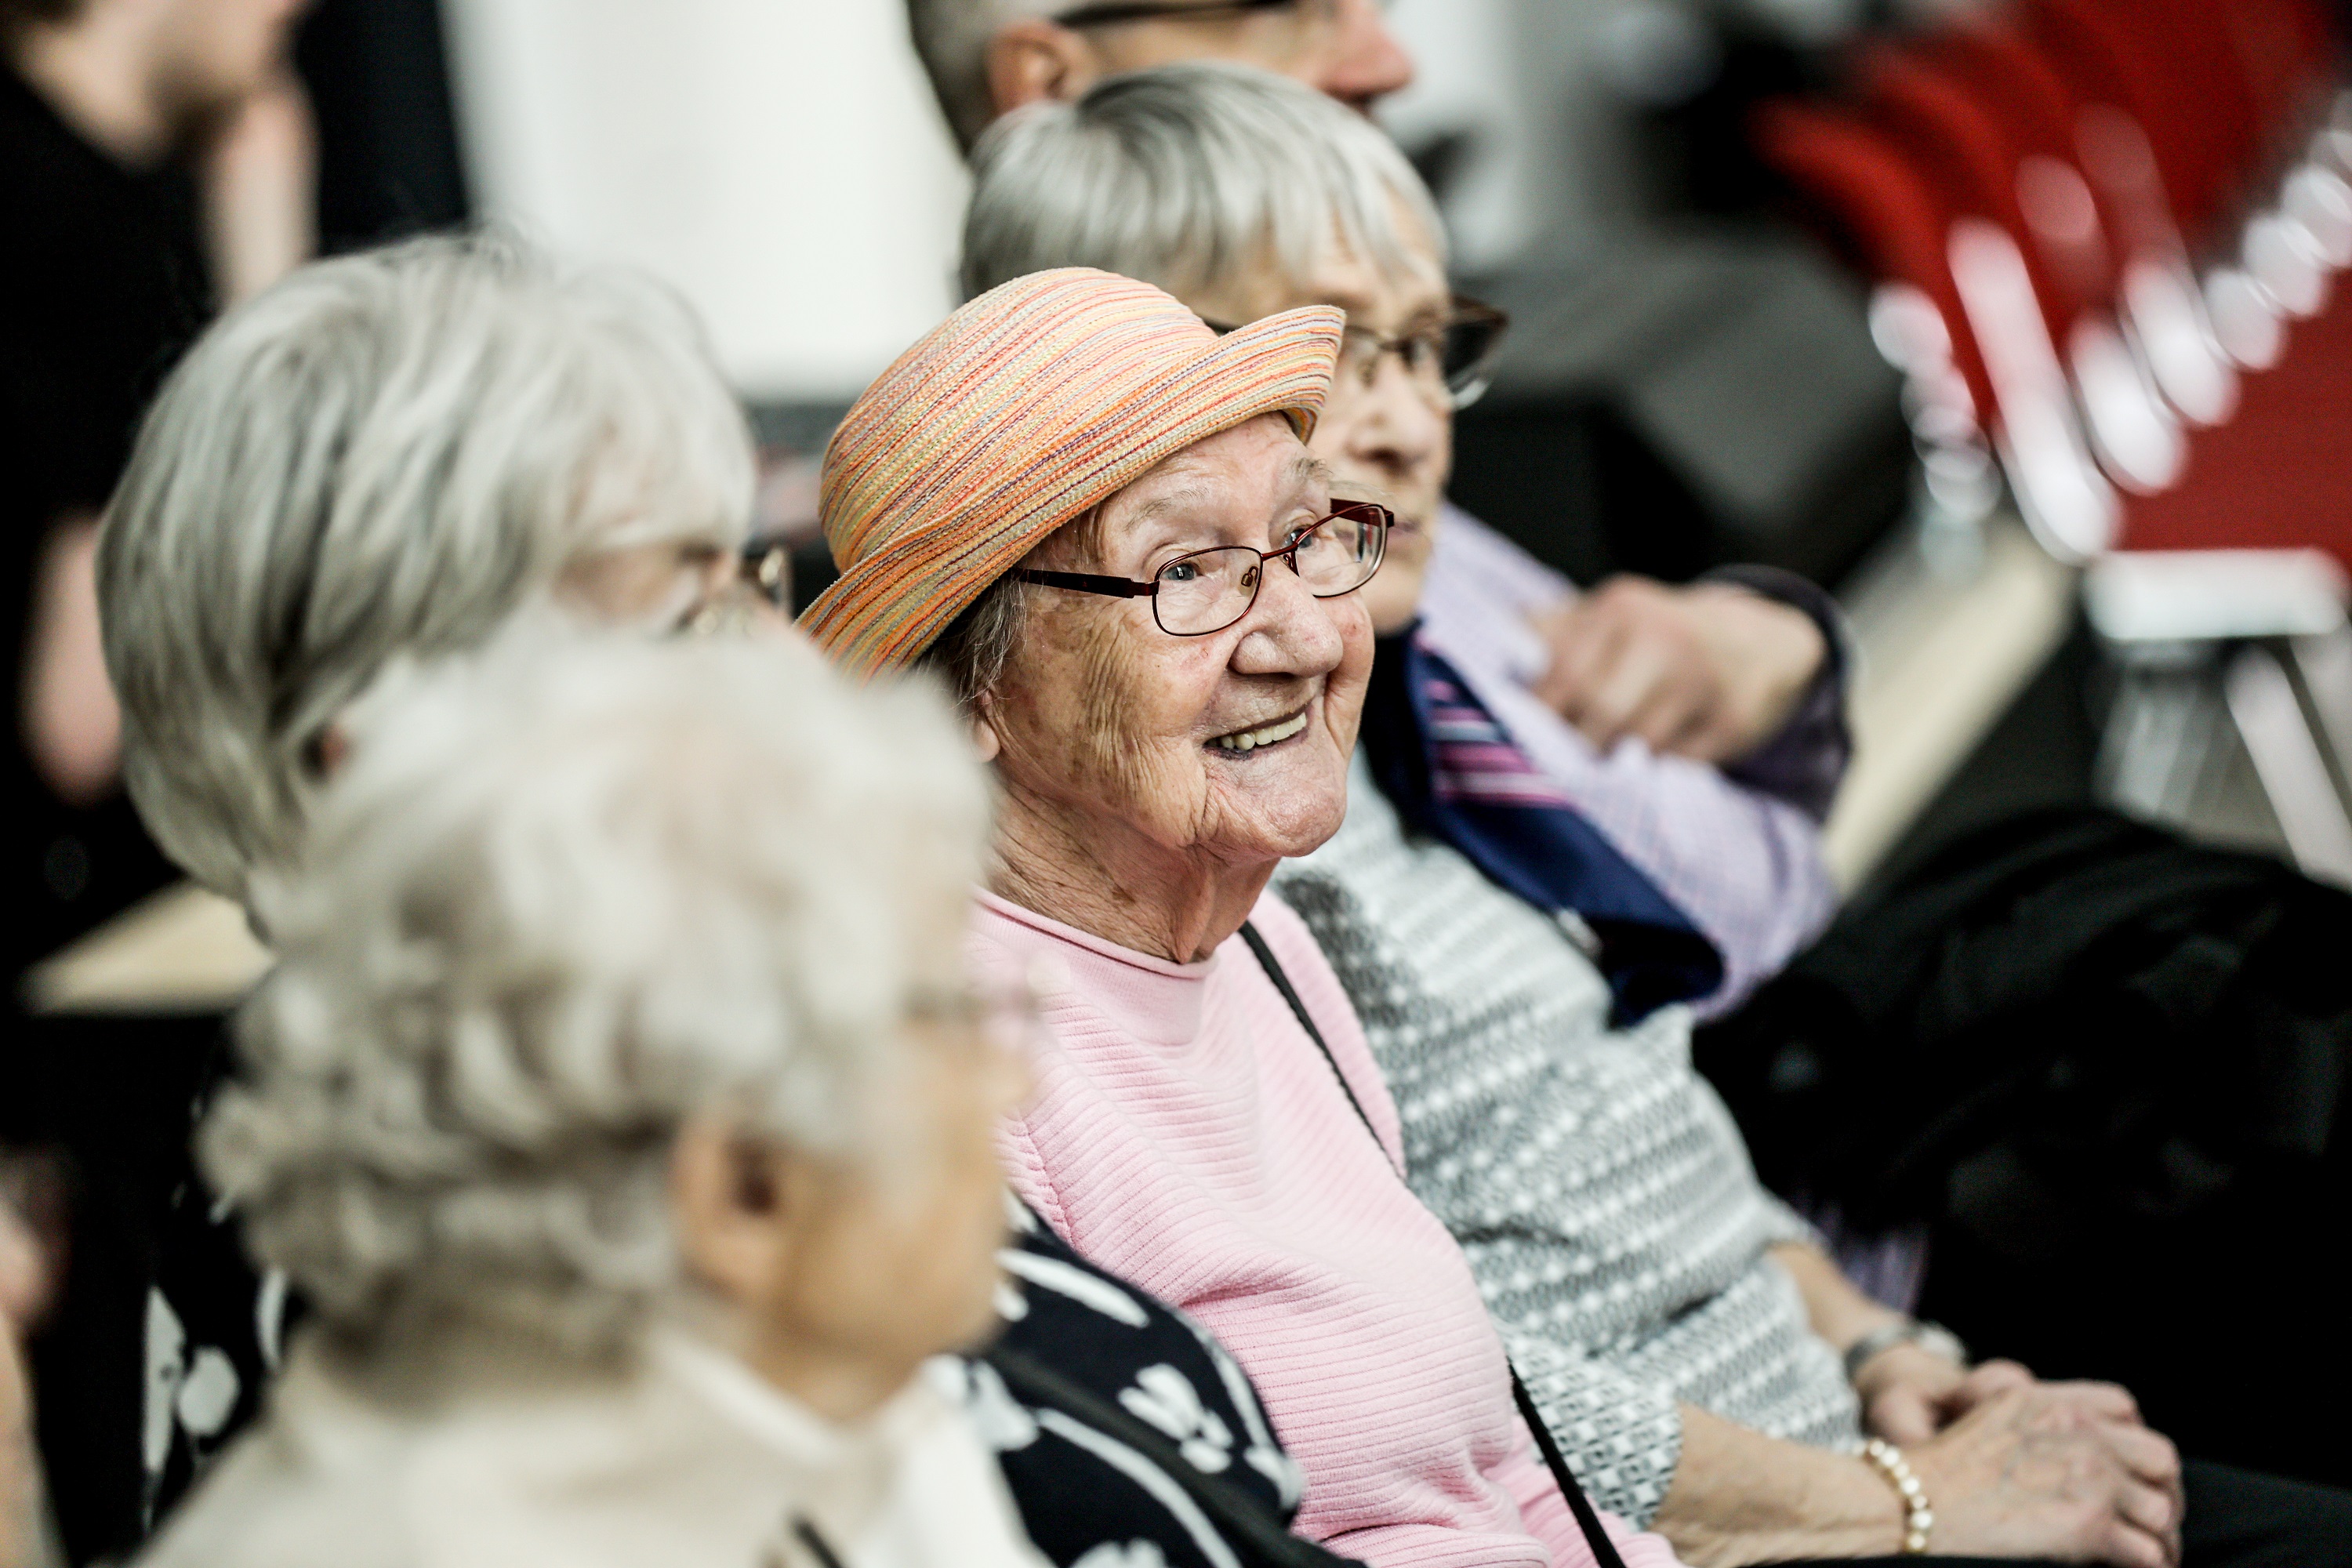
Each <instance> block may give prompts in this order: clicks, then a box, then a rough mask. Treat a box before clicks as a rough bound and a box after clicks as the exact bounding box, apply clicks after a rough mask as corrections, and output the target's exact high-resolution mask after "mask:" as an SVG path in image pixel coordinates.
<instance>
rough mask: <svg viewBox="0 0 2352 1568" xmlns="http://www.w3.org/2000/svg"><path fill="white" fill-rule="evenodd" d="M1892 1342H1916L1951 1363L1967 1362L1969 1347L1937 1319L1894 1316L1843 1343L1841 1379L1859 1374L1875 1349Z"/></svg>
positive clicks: (1849, 1379)
mask: <svg viewBox="0 0 2352 1568" xmlns="http://www.w3.org/2000/svg"><path fill="white" fill-rule="evenodd" d="M1896 1345H1917V1346H1918V1347H1919V1348H1920V1349H1921V1350H1923V1351H1926V1352H1927V1353H1928V1354H1929V1355H1937V1356H1942V1357H1943V1358H1944V1359H1945V1360H1946V1361H1948V1362H1950V1363H1952V1364H1953V1365H1954V1366H1957V1367H1960V1368H1963V1369H1965V1368H1966V1367H1967V1366H1968V1364H1969V1347H1968V1346H1966V1345H1964V1344H1962V1343H1961V1342H1960V1336H1959V1335H1958V1334H1956V1333H1954V1332H1952V1331H1951V1330H1949V1329H1948V1328H1946V1327H1944V1325H1943V1324H1941V1323H1930V1322H1928V1321H1926V1320H1924V1319H1920V1318H1898V1319H1896V1320H1895V1321H1894V1322H1891V1323H1883V1324H1881V1325H1880V1326H1879V1327H1877V1328H1874V1329H1873V1330H1871V1331H1870V1332H1868V1333H1866V1334H1864V1335H1863V1336H1862V1338H1860V1339H1858V1340H1856V1341H1854V1342H1853V1343H1852V1344H1850V1345H1848V1346H1846V1347H1845V1380H1846V1381H1847V1382H1848V1383H1852V1382H1853V1380H1854V1379H1855V1378H1857V1377H1859V1376H1861V1375H1862V1369H1863V1368H1864V1367H1865V1366H1867V1365H1869V1364H1870V1360H1871V1358H1872V1357H1873V1356H1874V1355H1876V1354H1877V1353H1878V1352H1881V1351H1884V1350H1892V1349H1893V1348H1894V1347H1895V1346H1896Z"/></svg>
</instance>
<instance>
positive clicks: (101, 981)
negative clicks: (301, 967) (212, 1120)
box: [25, 882, 269, 1015]
mask: <svg viewBox="0 0 2352 1568" xmlns="http://www.w3.org/2000/svg"><path fill="white" fill-rule="evenodd" d="M268 967H269V950H268V949H267V948H265V947H263V946H262V945H261V943H260V942H257V941H256V940H254V936H253V932H252V931H251V929H250V928H249V927H247V924H246V923H245V911H244V910H242V909H240V908H239V907H238V906H237V905H236V904H233V903H231V902H229V900H226V899H224V898H221V897H219V896H218V895H217V894H214V893H209V892H206V891H205V889H202V888H199V887H197V886H196V885H195V884H194V883H193V882H182V883H179V884H177V885H176V886H173V887H170V888H166V889H163V891H161V892H159V893H156V894H155V895H153V896H152V897H151V898H149V899H147V900H143V901H142V902H140V903H137V904H134V905H132V906H131V908H130V909H128V910H124V911H123V912H122V913H121V914H120V915H118V916H116V917H115V918H114V919H113V920H111V921H108V922H107V923H106V924H105V925H102V926H100V927H99V929H98V930H96V931H92V932H90V933H89V935H88V936H86V937H83V938H82V939H81V940H80V941H79V942H75V943H74V944H73V945H72V946H70V947H68V948H66V949H65V950H63V951H62V952H58V953H57V954H55V955H54V956H52V957H50V958H48V959H46V960H44V961H43V962H42V963H38V964H36V965H35V966H34V967H33V969H32V970H31V971H30V972H29V973H27V974H26V976H25V999H26V1005H27V1006H28V1007H30V1008H31V1009H32V1010H33V1011H34V1012H35V1013H37V1014H47V1015H110V1014H144V1013H209V1012H219V1011H222V1010H225V1009H226V1008H229V1007H232V1006H235V1005H236V1003H237V1001H238V1000H239V999H240V998H242V997H243V996H244V995H245V994H246V993H247V991H250V990H251V989H252V988H253V984H254V982H255V981H257V980H258V979H260V978H261V975H262V972H263V971H265V970H267V969H268Z"/></svg>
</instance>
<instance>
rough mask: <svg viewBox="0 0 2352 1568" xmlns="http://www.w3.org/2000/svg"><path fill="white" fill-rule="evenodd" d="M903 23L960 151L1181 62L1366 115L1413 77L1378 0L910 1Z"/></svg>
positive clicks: (1401, 47)
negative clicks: (1234, 71) (1031, 111)
mask: <svg viewBox="0 0 2352 1568" xmlns="http://www.w3.org/2000/svg"><path fill="white" fill-rule="evenodd" d="M907 19H908V26H909V28H910V30H911V31H912V32H913V34H914V39H915V48H916V52H917V53H918V54H919V55H920V56H921V57H922V60H923V68H924V69H925V70H926V71H928V72H929V75H930V79H931V88H932V90H933V91H935V92H936V93H938V95H939V100H940V109H941V110H944V111H945V112H946V114H947V118H948V124H949V125H950V127H951V128H953V130H954V132H955V134H956V140H957V141H958V142H960V143H961V145H962V146H963V149H964V150H965V151H966V152H967V153H968V152H970V151H971V147H972V144H973V143H974V142H978V141H979V140H980V136H981V132H983V131H986V130H987V129H988V127H989V125H990V123H991V122H992V121H994V120H995V119H996V117H997V116H998V115H1000V114H1003V113H1005V112H1007V111H1009V110H1014V109H1018V108H1019V107H1021V105H1023V104H1024V103H1034V102H1035V101H1037V100H1041V99H1052V100H1058V101H1061V102H1069V101H1072V100H1076V98H1077V97H1078V95H1079V94H1081V93H1083V92H1085V91H1086V90H1087V89H1088V88H1090V87H1092V86H1093V85H1094V84H1095V83H1096V82H1097V81H1099V80H1101V79H1103V78H1105V77H1108V76H1115V75H1118V73H1120V72H1122V71H1131V70H1144V69H1147V68H1150V67H1152V66H1159V65H1170V64H1173V63H1174V62H1176V61H1179V60H1193V59H1223V60H1234V61H1237V62H1240V63H1242V64H1244V65H1255V66H1259V67H1263V68H1265V69H1267V70H1271V71H1276V72H1279V73H1280V74H1281V75H1284V76H1286V77H1290V78H1292V79H1296V80H1298V81H1303V82H1305V83H1307V85H1308V86H1310V87H1313V88H1315V89H1318V90H1319V91H1322V92H1327V93H1328V94H1330V95H1331V96H1332V97H1334V98H1337V99H1339V100H1342V101H1344V102H1346V103H1349V104H1351V105H1353V106H1355V107H1356V108H1359V109H1365V110H1369V109H1370V107H1371V105H1372V103H1373V102H1374V101H1375V100H1378V99H1380V98H1381V97H1383V96H1385V95H1387V94H1389V93H1391V92H1394V91H1396V90H1397V89H1399V88H1401V87H1403V86H1404V85H1405V84H1406V83H1407V82H1410V81H1411V80H1412V57H1411V56H1410V55H1408V54H1406V53H1405V51H1404V46H1403V45H1402V44H1400V43H1399V42H1398V41H1397V37H1396V35H1395V34H1394V33H1392V32H1391V31H1390V30H1389V26H1388V18H1387V16H1386V15H1385V13H1384V6H1383V3H1382V0H1231V3H1220V0H907Z"/></svg>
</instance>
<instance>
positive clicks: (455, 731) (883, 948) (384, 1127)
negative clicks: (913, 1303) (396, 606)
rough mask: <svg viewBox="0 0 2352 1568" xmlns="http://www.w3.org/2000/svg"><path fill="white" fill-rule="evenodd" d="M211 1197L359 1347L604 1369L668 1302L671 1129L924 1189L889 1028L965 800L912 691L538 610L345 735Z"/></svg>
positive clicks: (720, 643) (287, 899)
mask: <svg viewBox="0 0 2352 1568" xmlns="http://www.w3.org/2000/svg"><path fill="white" fill-rule="evenodd" d="M350 727H351V734H352V752H351V757H350V760H349V761H348V762H347V763H345V764H344V765H343V767H342V768H341V770H339V772H338V773H337V775H336V777H335V778H334V780H333V781H332V782H331V784H327V785H325V786H324V787H323V788H322V789H321V790H320V794H319V795H318V798H317V801H316V803H315V809H314V813H313V820H312V824H311V828H310V832H309V833H308V834H307V835H306V837H305V839H304V843H303V847H302V853H301V857H300V859H299V862H298V863H297V864H296V865H295V866H293V867H292V868H288V869H282V870H276V871H271V872H268V873H266V874H262V875H259V876H257V878H256V883H255V889H256V898H257V902H258V904H259V907H260V909H261V910H262V912H263V914H264V917H265V918H266V919H267V920H268V923H269V926H270V929H271V931H272V934H273V936H274V938H275V940H276V942H277V944H278V952H279V962H278V965H277V967H276V968H275V969H274V970H273V971H272V972H271V973H270V975H269V976H268V979H266V980H265V981H264V982H263V983H262V985H261V987H260V989H259V990H258V991H257V992H256V993H255V994H254V995H253V997H252V998H250V999H249V1000H248V1001H247V1004H246V1005H245V1007H244V1009H243V1010H242V1012H241V1014H240V1016H239V1017H238V1020H237V1043H238V1048H239V1051H240V1053H241V1055H242V1057H243V1061H244V1067H245V1071H244V1072H243V1074H242V1075H241V1076H240V1079H239V1082H238V1083H237V1084H236V1086H234V1087H232V1088H229V1089H226V1090H224V1092H223V1094H222V1096H221V1098H220V1099H219V1100H218V1101H217V1102H216V1103H215V1106H214V1108H213V1109H212V1110H211V1111H210V1112H209V1113H208V1114H207V1117H206V1120H205V1124H204V1126H203V1128H202V1130H201V1132H200V1134H199V1139H198V1147H199V1152H200V1157H201V1159H202V1161H203V1165H204V1169H205V1173H206V1174H207V1175H208V1176H209V1177H210V1179H211V1180H212V1181H213V1183H214V1184H215V1190H217V1191H218V1192H219V1193H220V1194H221V1196H222V1197H223V1199H224V1200H225V1201H226V1202H228V1203H229V1204H231V1205H234V1206H235V1208H236V1211H237V1212H238V1214H239V1215H240V1216H241V1217H242V1219H243V1222H244V1225H245V1228H246V1235H247V1238H248V1240H249V1242H250V1243H251V1245H252V1247H253V1248H254V1250H255V1252H256V1254H257V1256H258V1257H259V1258H262V1259H263V1260H265V1261H266V1262H267V1263H268V1264H270V1265H272V1266H275V1267H278V1268H285V1269H286V1270H287V1271H288V1273H289V1276H290V1277H291V1278H292V1279H293V1280H294V1282H295V1283H296V1285H297V1286H299V1289H301V1290H302V1292H303V1293H304V1295H305V1296H306V1297H307V1298H308V1299H309V1300H310V1301H311V1302H312V1304H313V1305H314V1306H315V1307H316V1308H317V1310H319V1312H320V1315H321V1316H322V1317H323V1318H324V1319H325V1320H326V1321H327V1322H328V1323H329V1324H330V1325H331V1326H332V1327H334V1328H336V1329H337V1330H339V1331H343V1332H344V1333H346V1334H351V1335H356V1336H362V1337H363V1336H366V1335H368V1334H370V1333H372V1332H374V1331H378V1330H382V1329H386V1328H396V1327H399V1326H402V1325H404V1324H413V1323H417V1322H425V1323H432V1322H439V1321H446V1320H447V1319H449V1318H452V1317H457V1316H463V1317H467V1318H470V1319H472V1320H474V1321H483V1320H486V1319H487V1320H492V1321H499V1322H502V1323H505V1324H507V1325H508V1326H509V1327H511V1328H515V1329H520V1330H522V1331H529V1332H532V1333H535V1334H540V1335H543V1336H546V1337H549V1338H551V1339H553V1340H555V1341H558V1342H563V1343H566V1344H568V1345H570V1346H572V1348H577V1349H594V1348H607V1347H611V1346H612V1345H613V1344H614V1342H615V1341H619V1340H625V1338H626V1337H627V1335H628V1332H629V1331H630V1330H631V1329H632V1328H633V1327H634V1326H635V1325H637V1324H639V1323H641V1322H642V1321H644V1319H645V1317H646V1313H647V1312H648V1311H649V1310H652V1309H653V1308H654V1307H655V1306H656V1305H657V1304H658V1303H659V1301H660V1300H662V1299H663V1298H664V1297H665V1296H667V1295H669V1294H672V1293H674V1292H676V1291H677V1290H678V1289H681V1275H680V1272H679V1264H678V1258H677V1248H676V1244H675V1237H674V1233H673V1231H672V1229H671V1226H670V1220H669V1215H670V1205H669V1202H668V1197H667V1173H668V1166H669V1159H670V1152H671V1150H672V1148H673V1146H674V1144H675V1142H676V1139H677V1134H678V1132H679V1131H680V1130H681V1129H682V1128H683V1127H684V1126H685V1125H686V1124H687V1123H688V1122H689V1121H694V1120H698V1119H700V1118H703V1117H710V1118H714V1119H718V1120H719V1121H723V1122H726V1123H730V1124H732V1125H733V1126H735V1127H737V1128H740V1130H741V1131H743V1132H744V1133H746V1134H747V1135H749V1136H751V1137H754V1138H758V1139H761V1140H763V1141H767V1142H772V1143H773V1144H775V1145H776V1146H779V1147H782V1148H786V1149H793V1150H798V1151H802V1152H807V1153H811V1154H814V1155H817V1156H819V1157H821V1158H828V1159H837V1160H840V1161H843V1162H845V1163H850V1164H852V1165H855V1166H858V1167H860V1168H863V1169H866V1170H869V1171H872V1172H874V1173H876V1175H877V1179H879V1180H882V1181H884V1182H886V1183H887V1182H888V1181H889V1180H890V1179H891V1178H892V1175H893V1173H896V1172H898V1171H903V1170H906V1169H908V1168H911V1166H912V1165H913V1164H914V1163H919V1156H920V1154H921V1152H922V1150H923V1148H924V1145H922V1144H921V1143H920V1142H919V1140H920V1139H921V1138H922V1137H924V1136H926V1135H927V1131H928V1130H927V1128H926V1127H925V1126H924V1125H923V1124H921V1123H919V1121H915V1120H914V1119H913V1118H912V1116H911V1115H910V1113H908V1110H907V1107H908V1104H909V1103H910V1101H909V1100H908V1095H907V1094H906V1092H905V1087H904V1086H905V1082H906V1079H905V1074H906V1073H907V1072H908V1071H909V1070H911V1068H912V1066H913V1058H911V1057H910V1056H909V1055H908V1052H909V1050H910V1049H911V1048H912V1047H910V1046H909V1045H908V1039H907V1036H906V1031H905V1022H906V1019H907V1017H908V1013H909V1011H910V1008H912V1007H914V1006H916V1005H919V1003H920V1002H921V1000H922V999H923V998H924V997H925V995H926V994H928V991H929V985H927V984H926V982H927V981H929V984H937V981H936V975H937V972H938V963H939V961H938V959H937V958H936V956H930V955H935V954H936V953H937V952H938V951H939V949H940V944H941V943H942V942H946V943H947V945H948V948H949V951H950V969H952V958H953V942H954V938H953V935H952V933H953V931H955V930H956V927H957V922H958V921H961V919H962V918H963V915H964V913H965V912H966V910H968V908H969V905H970V899H971V891H970V889H971V885H972V884H973V882H974V881H976V880H977V879H978V878H979V876H980V874H981V868H982V854H983V849H984V841H985V837H986V833H987V823H988V795H987V786H986V784H985V781H984V779H983V777H982V771H981V767H980V764H979V763H978V762H977V761H976V760H975V759H974V758H973V757H972V755H971V747H970V745H969V743H968V742H967V741H966V740H965V739H964V734H963V731H962V730H961V726H960V725H959V724H958V723H956V722H955V721H953V720H952V719H951V718H950V710H949V707H948V704H947V703H946V702H945V701H944V700H941V699H940V696H939V695H938V693H937V691H936V689H933V688H932V687H931V685H930V684H929V682H920V681H910V682H904V683H899V684H898V685H895V686H889V687H879V686H877V687H873V688H859V687H855V686H853V685H851V684H850V683H849V682H848V681H846V680H845V679H843V678H842V677H840V676H839V675H838V674H837V673H836V672H835V671H834V670H833V668H831V667H830V666H829V665H828V664H827V663H826V662H825V661H824V658H822V657H821V656H820V655H818V654H817V652H816V651H815V650H814V648H813V647H809V646H808V645H807V644H806V643H805V642H803V640H801V639H799V638H797V637H789V636H782V635H780V636H774V637H764V638H758V639H719V638H710V639H688V640H678V639H671V640H654V639H647V638H642V637H627V636H625V635H621V634H617V633H610V632H608V633H604V634H602V635H588V634H583V632H581V631H580V630H578V629H577V628H576V627H571V626H565V625H563V624H562V623H559V622H558V621H557V620H556V618H555V617H552V616H525V617H523V618H522V620H521V621H520V622H519V623H518V624H517V626H516V627H515V628H513V629H511V630H509V632H507V633H505V634H503V635H502V636H501V637H499V639H498V640H496V641H495V642H493V643H492V644H491V645H490V647H488V648H487V649H485V650H482V651H479V652H477V653H475V654H470V655H459V656H456V657H455V658H449V659H445V660H442V661H439V662H438V663H436V664H433V665H421V666H420V665H409V664H402V665H398V666H395V667H394V669H393V670H392V671H391V672H389V673H388V674H387V675H386V677H385V678H384V679H383V680H382V681H381V682H379V684H378V686H377V687H376V688H375V689H373V691H371V692H370V694H369V695H368V696H367V697H366V698H364V699H363V700H362V701H361V703H360V704H359V705H358V706H357V707H356V708H355V709H354V710H353V711H352V716H351V721H350Z"/></svg>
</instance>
